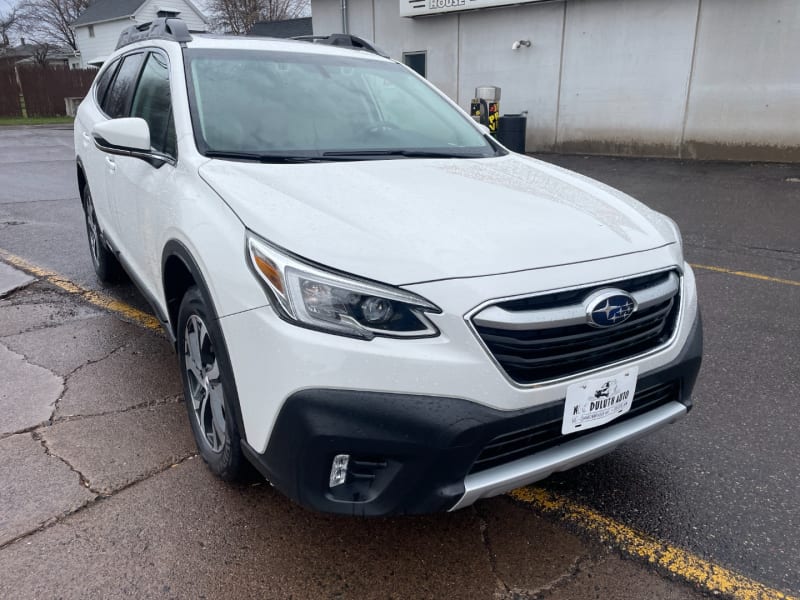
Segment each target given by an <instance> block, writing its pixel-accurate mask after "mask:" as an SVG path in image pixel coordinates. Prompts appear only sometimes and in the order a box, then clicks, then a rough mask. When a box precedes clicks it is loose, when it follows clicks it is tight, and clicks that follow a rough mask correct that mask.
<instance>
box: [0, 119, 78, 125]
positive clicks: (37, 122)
mask: <svg viewBox="0 0 800 600" xmlns="http://www.w3.org/2000/svg"><path fill="white" fill-rule="evenodd" d="M73 121H74V119H73V118H72V117H30V118H27V119H24V118H22V117H0V127H3V126H15V125H16V126H19V125H64V124H66V123H72V122H73Z"/></svg>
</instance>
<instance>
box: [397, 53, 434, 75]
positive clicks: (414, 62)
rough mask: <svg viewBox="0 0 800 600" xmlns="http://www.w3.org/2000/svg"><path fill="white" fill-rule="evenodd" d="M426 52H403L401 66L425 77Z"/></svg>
mask: <svg viewBox="0 0 800 600" xmlns="http://www.w3.org/2000/svg"><path fill="white" fill-rule="evenodd" d="M427 62H428V52H427V51H422V52H403V64H405V65H406V66H408V67H410V68H411V69H413V70H414V71H416V72H417V73H419V74H420V75H422V76H423V77H425V72H426V63H427Z"/></svg>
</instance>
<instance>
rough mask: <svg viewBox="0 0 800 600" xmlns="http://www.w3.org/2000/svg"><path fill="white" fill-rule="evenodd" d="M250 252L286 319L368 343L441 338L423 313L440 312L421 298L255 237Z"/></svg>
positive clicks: (250, 241)
mask: <svg viewBox="0 0 800 600" xmlns="http://www.w3.org/2000/svg"><path fill="white" fill-rule="evenodd" d="M247 253H248V257H249V259H250V264H251V267H252V270H253V272H254V273H255V274H256V276H257V277H258V279H259V281H261V283H262V285H263V286H264V288H265V289H266V290H267V292H268V294H269V296H270V298H271V299H272V300H273V302H272V305H273V306H274V307H275V310H277V311H278V314H279V315H280V316H281V317H283V318H284V319H286V320H287V321H291V322H293V323H296V324H298V325H303V326H305V327H312V328H314V329H320V330H322V331H327V332H330V333H337V334H340V335H349V336H354V337H359V338H363V339H367V340H371V339H372V338H373V337H375V336H376V335H380V336H387V337H429V336H435V335H438V334H439V331H438V330H437V329H436V327H435V326H434V325H433V324H432V323H431V322H430V321H429V320H428V318H427V317H426V316H425V315H424V314H423V313H424V312H441V311H440V310H439V308H437V307H436V306H435V305H433V304H431V303H430V302H428V301H427V300H425V299H424V298H421V297H420V296H417V295H416V294H412V293H411V292H407V291H405V290H401V289H399V288H393V287H390V286H386V285H382V284H379V283H375V282H372V281H368V280H366V279H358V278H356V277H353V276H350V275H344V274H340V273H336V272H334V271H328V270H326V269H323V268H321V267H317V266H315V265H312V264H309V263H307V262H305V261H303V260H301V259H299V258H296V257H294V256H292V255H291V254H289V253H288V252H287V251H285V250H281V249H279V248H277V247H275V246H273V245H272V244H269V243H268V242H265V241H264V240H262V239H260V238H257V237H255V236H254V235H252V234H249V235H248V237H247Z"/></svg>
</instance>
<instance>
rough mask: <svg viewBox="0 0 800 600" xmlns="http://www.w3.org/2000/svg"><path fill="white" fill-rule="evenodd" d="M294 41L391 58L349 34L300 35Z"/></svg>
mask: <svg viewBox="0 0 800 600" xmlns="http://www.w3.org/2000/svg"><path fill="white" fill-rule="evenodd" d="M292 39H293V40H300V41H303V42H312V43H315V44H327V45H328V46H339V47H341V48H354V49H355V50H364V51H365V52H372V53H373V54H377V55H378V56H382V57H384V58H389V55H388V54H387V53H386V52H384V51H383V50H381V49H380V48H378V47H377V46H376V45H375V44H373V43H372V42H370V41H367V40H365V39H363V38H360V37H356V36H354V35H350V34H349V33H332V34H330V35H299V36H297V37H293V38H292Z"/></svg>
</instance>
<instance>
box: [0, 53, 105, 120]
mask: <svg viewBox="0 0 800 600" xmlns="http://www.w3.org/2000/svg"><path fill="white" fill-rule="evenodd" d="M96 74H97V70H96V69H68V68H66V67H41V66H36V65H26V66H17V67H16V71H15V68H14V67H5V66H4V67H0V117H19V116H22V114H23V112H22V109H23V107H24V109H25V111H26V113H27V115H28V116H29V117H57V116H64V115H66V114H67V110H66V104H65V102H64V99H65V98H82V97H83V96H85V95H86V92H87V91H88V90H89V87H90V86H91V85H92V81H93V80H94V76H95V75H96ZM20 95H21V96H22V105H21V104H20Z"/></svg>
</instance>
